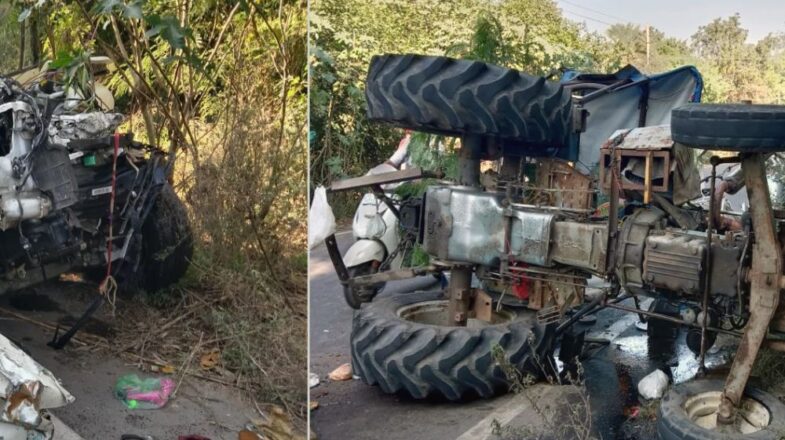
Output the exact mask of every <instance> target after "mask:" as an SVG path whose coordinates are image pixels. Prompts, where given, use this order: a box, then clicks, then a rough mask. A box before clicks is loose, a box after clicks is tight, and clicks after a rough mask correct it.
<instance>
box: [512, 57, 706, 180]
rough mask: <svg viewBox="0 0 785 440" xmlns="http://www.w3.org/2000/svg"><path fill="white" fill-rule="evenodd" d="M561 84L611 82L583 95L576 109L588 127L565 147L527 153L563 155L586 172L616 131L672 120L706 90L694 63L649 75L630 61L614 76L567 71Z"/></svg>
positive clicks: (593, 165) (597, 161)
mask: <svg viewBox="0 0 785 440" xmlns="http://www.w3.org/2000/svg"><path fill="white" fill-rule="evenodd" d="M560 82H561V83H562V84H564V86H565V87H573V86H575V85H579V84H580V85H584V84H596V85H598V86H597V87H600V86H609V85H613V86H612V87H609V88H607V89H605V90H604V91H597V92H596V94H595V95H594V96H592V97H586V96H584V99H585V102H583V103H580V104H579V107H578V109H576V111H581V109H582V110H583V111H585V124H584V130H583V131H582V132H581V133H575V134H573V136H572V137H571V140H570V144H569V145H568V146H567V147H563V148H558V149H547V148H546V149H535V150H528V151H527V152H526V155H536V156H555V157H560V158H562V159H565V160H570V161H573V162H575V163H576V166H577V167H578V169H580V170H582V171H583V172H586V173H595V172H596V170H597V166H598V164H599V154H600V147H601V146H602V144H603V143H604V142H605V141H606V140H607V139H608V138H609V137H610V136H611V134H613V132H614V131H616V130H618V129H622V128H635V127H639V126H652V125H663V124H670V113H671V110H673V109H674V108H676V107H679V106H681V105H683V104H686V103H688V102H699V101H700V99H701V94H702V92H703V79H702V77H701V75H700V72H698V69H696V68H695V67H693V66H684V67H680V68H678V69H674V70H671V71H668V72H664V73H658V74H655V75H645V74H643V73H642V72H641V71H640V70H638V69H637V68H635V67H634V66H630V65H628V66H626V67H624V68H622V69H620V70H619V71H618V72H616V73H612V74H596V73H585V72H579V71H575V70H567V71H565V72H564V73H563V74H562V76H561V78H560ZM589 93H591V92H589ZM535 152H536V153H535ZM532 153H534V154H532Z"/></svg>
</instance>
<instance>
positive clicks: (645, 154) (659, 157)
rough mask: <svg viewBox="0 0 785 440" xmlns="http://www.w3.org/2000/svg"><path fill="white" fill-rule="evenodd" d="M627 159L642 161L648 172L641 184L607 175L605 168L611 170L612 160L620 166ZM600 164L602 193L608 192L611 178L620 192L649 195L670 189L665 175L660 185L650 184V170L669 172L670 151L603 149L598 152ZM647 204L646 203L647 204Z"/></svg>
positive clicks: (610, 174) (651, 177)
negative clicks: (646, 193)
mask: <svg viewBox="0 0 785 440" xmlns="http://www.w3.org/2000/svg"><path fill="white" fill-rule="evenodd" d="M614 156H615V157H614ZM625 159H626V160H629V159H636V160H640V159H643V160H644V163H645V165H644V167H645V169H646V170H647V171H648V178H646V177H645V176H644V182H643V183H634V182H629V181H627V182H622V181H621V180H620V179H619V178H618V175H616V174H615V173H609V172H608V171H607V168H611V166H610V164H612V163H613V162H614V160H615V161H616V162H617V163H619V164H621V162H622V161H623V160H625ZM600 163H601V164H603V165H602V166H600V182H601V188H602V189H603V190H604V191H609V190H610V189H611V181H612V180H613V179H612V177H613V176H616V180H617V182H618V184H619V186H620V188H621V189H622V190H630V191H648V193H649V194H651V193H652V192H659V193H667V192H668V190H669V189H670V183H669V181H668V180H669V179H668V177H667V175H666V176H665V177H663V178H662V183H661V184H660V185H654V184H653V183H652V181H653V179H654V177H653V176H652V174H651V173H652V171H651V170H652V168H653V167H654V166H657V168H659V169H663V170H666V173H667V172H668V170H670V165H671V152H670V150H663V151H651V150H623V149H618V148H617V149H615V150H613V149H608V148H603V149H601V150H600ZM647 203H648V202H647Z"/></svg>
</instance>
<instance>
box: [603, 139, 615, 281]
mask: <svg viewBox="0 0 785 440" xmlns="http://www.w3.org/2000/svg"><path fill="white" fill-rule="evenodd" d="M617 142H619V141H614V143H613V148H614V150H611V152H612V153H613V154H612V160H611V188H610V203H609V206H608V245H607V247H606V249H607V252H606V258H605V271H606V273H605V275H606V277H607V278H608V279H611V280H613V279H616V278H619V276H618V274H617V273H616V272H615V271H616V261H617V257H618V256H617V253H618V252H616V249H617V247H618V242H619V191H620V188H619V178H618V177H619V161H618V160H616V154H615V145H616V143H617ZM603 169H604V167H600V172H603Z"/></svg>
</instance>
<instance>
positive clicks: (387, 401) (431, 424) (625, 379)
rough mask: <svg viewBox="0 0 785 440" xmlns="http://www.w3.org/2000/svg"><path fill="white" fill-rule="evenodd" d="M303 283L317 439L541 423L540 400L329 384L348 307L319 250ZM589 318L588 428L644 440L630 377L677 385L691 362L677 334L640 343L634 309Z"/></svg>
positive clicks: (436, 434) (343, 351) (387, 438)
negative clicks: (458, 398) (656, 373)
mask: <svg viewBox="0 0 785 440" xmlns="http://www.w3.org/2000/svg"><path fill="white" fill-rule="evenodd" d="M337 238H338V244H339V247H340V248H341V251H342V252H344V251H345V250H346V248H347V247H348V246H349V244H350V242H351V239H352V238H351V234H350V233H346V232H344V233H339V234H338V236H337ZM309 279H310V286H311V289H310V294H311V297H310V324H309V325H310V331H311V356H310V362H311V365H310V369H311V372H312V373H316V374H318V375H319V376H320V379H321V384H320V385H319V386H317V387H315V388H311V400H312V401H316V402H318V404H319V407H318V408H317V409H316V410H314V411H312V413H311V426H312V429H313V431H314V432H315V433H316V434H317V436H318V438H319V439H320V440H354V439H360V440H364V439H379V440H425V439H450V440H451V439H459V440H468V439H475V438H476V439H482V438H485V437H484V436H486V435H488V434H489V431H490V421H493V420H496V421H500V422H504V423H508V424H510V425H521V424H523V425H532V426H534V425H537V423H541V422H542V421H541V420H540V419H541V417H540V416H539V415H538V414H536V411H534V410H533V409H532V408H531V400H535V401H537V400H538V399H539V398H540V397H537V398H536V399H531V396H521V395H512V394H508V395H504V396H499V397H496V398H494V399H488V400H475V401H470V402H463V403H454V402H446V401H438V400H425V401H419V400H413V399H411V398H408V397H406V396H400V395H388V394H385V393H383V392H382V391H381V390H380V389H379V388H378V387H371V386H368V385H365V384H364V383H362V381H359V380H351V381H344V382H331V381H329V379H327V374H328V373H329V372H330V371H332V370H333V369H334V368H336V367H338V366H339V365H341V364H343V363H346V362H350V355H349V334H350V331H351V321H352V310H351V309H350V308H349V307H348V306H347V305H346V304H345V303H344V300H343V294H342V290H341V286H340V283H339V282H338V279H337V277H336V275H335V272H334V270H333V267H332V265H331V263H330V260H329V257H328V255H327V251H326V249H325V248H324V246H319V247H317V248H315V249H314V250H313V251H312V252H311V258H310V268H309ZM430 283H432V281H431V280H430V279H429V278H427V277H425V278H421V279H418V280H409V281H405V282H398V283H394V284H393V283H391V284H389V285H388V286H387V288H386V289H385V291H384V292H383V293H382V295H385V294H390V293H391V292H395V291H411V290H415V289H416V288H424V287H425V286H428V285H429V284H430ZM629 305H632V303H631V302H630V304H629ZM597 318H598V319H597V322H596V323H595V324H593V325H592V326H585V328H587V329H588V332H589V333H588V336H591V337H595V338H602V339H607V340H609V341H610V343H609V344H607V345H604V346H602V345H599V346H597V348H596V350H595V352H594V354H593V355H592V356H591V357H589V358H588V359H586V360H584V361H583V364H582V365H583V368H584V370H585V372H586V381H585V390H586V391H585V392H586V393H587V394H588V396H589V402H590V410H591V414H592V418H591V419H592V430H593V431H594V433H595V434H596V435H598V436H599V437H601V438H603V439H605V440H608V439H648V438H653V436H655V434H654V424H653V422H652V420H651V419H650V418H646V417H642V416H636V411H637V410H638V408H639V407H640V405H641V402H639V401H638V396H637V383H638V381H639V380H640V379H642V378H643V377H644V376H645V375H646V374H648V373H650V372H652V371H653V370H654V369H656V368H662V369H665V370H668V371H669V372H671V374H672V375H673V377H674V380H675V381H677V382H683V381H686V380H689V379H690V378H691V377H693V376H694V374H695V373H696V371H697V360H696V359H695V356H693V354H692V353H691V352H690V351H689V350H688V349H687V347H686V346H685V344H684V335H683V334H682V335H680V337H679V338H678V339H677V340H676V341H675V343H673V344H672V345H671V344H668V346H666V347H662V346H659V345H656V346H653V345H652V344H656V342H654V341H649V340H648V338H647V336H646V333H645V332H642V331H641V330H638V329H637V328H636V326H635V323H636V322H637V316H636V315H631V314H625V313H622V312H619V311H616V310H611V309H606V310H603V311H601V312H600V313H598V314H597ZM731 342H732V341H728V340H725V339H720V342H718V344H717V348H715V349H714V350H713V351H712V352H711V353H710V354H709V356H708V357H707V365H708V366H709V367H710V368H712V367H715V368H717V367H720V366H722V365H724V364H725V363H726V361H727V360H728V359H729V358H730V356H731V354H732V352H733V346H732V344H731ZM650 353H651V354H650ZM536 391H537V392H538V393H541V395H545V396H546V397H544V398H543V399H545V400H547V401H549V402H552V403H551V404H549V406H548V408H549V411H551V412H552V413H558V412H559V411H564V410H566V409H568V408H567V407H568V406H569V405H571V404H573V403H572V402H574V401H575V398H574V396H571V395H570V394H569V393H570V392H571V390H570V387H566V386H560V385H538V386H537V390H536Z"/></svg>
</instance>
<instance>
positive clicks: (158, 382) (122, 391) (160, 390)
mask: <svg viewBox="0 0 785 440" xmlns="http://www.w3.org/2000/svg"><path fill="white" fill-rule="evenodd" d="M172 391H174V381H173V380H172V379H169V378H162V379H158V378H153V377H151V378H146V379H142V378H140V377H139V376H137V375H136V374H127V375H125V376H122V377H121V378H119V379H117V384H116V385H115V387H114V394H115V397H117V398H118V399H119V400H121V401H122V402H123V403H124V404H125V406H127V407H128V408H130V409H157V408H161V407H163V406H164V405H166V402H168V401H169V396H170V395H171V394H172Z"/></svg>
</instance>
